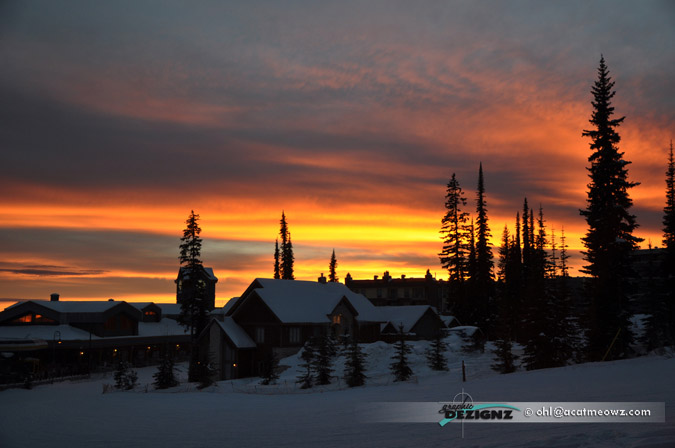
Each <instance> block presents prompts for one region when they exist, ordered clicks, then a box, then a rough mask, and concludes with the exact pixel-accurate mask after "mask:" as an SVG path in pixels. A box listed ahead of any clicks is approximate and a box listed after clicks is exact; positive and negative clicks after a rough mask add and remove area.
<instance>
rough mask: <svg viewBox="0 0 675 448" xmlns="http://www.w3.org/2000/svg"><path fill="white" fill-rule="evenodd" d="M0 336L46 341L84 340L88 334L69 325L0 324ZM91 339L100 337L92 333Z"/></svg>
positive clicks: (87, 337)
mask: <svg viewBox="0 0 675 448" xmlns="http://www.w3.org/2000/svg"><path fill="white" fill-rule="evenodd" d="M0 337H1V338H16V339H44V340H46V341H53V340H59V339H60V340H62V341H85V340H88V339H89V337H90V334H89V332H88V331H84V330H80V329H79V328H75V327H72V326H70V325H9V326H0ZM91 338H92V339H101V338H100V337H98V336H96V335H94V334H92V335H91Z"/></svg>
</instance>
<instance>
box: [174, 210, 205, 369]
mask: <svg viewBox="0 0 675 448" xmlns="http://www.w3.org/2000/svg"><path fill="white" fill-rule="evenodd" d="M185 224H186V227H185V230H183V237H182V238H181V239H180V240H181V244H180V257H179V259H180V263H181V265H182V267H183V269H185V272H186V275H185V276H184V281H185V280H186V277H189V281H190V282H191V283H192V289H191V290H192V294H191V295H190V296H188V297H183V301H182V302H181V307H180V315H179V316H178V321H179V322H180V323H181V325H183V326H184V327H185V328H186V329H187V330H189V332H190V341H191V343H190V364H189V368H188V381H191V382H194V381H199V380H200V378H199V370H198V366H199V350H198V344H197V336H199V333H201V331H202V330H203V329H204V327H206V324H207V320H208V319H207V312H208V309H207V306H208V305H207V303H206V285H205V284H204V281H203V280H202V279H201V276H202V272H203V270H204V267H203V265H202V261H201V248H202V239H201V237H200V236H199V235H200V234H201V231H202V229H201V228H200V227H199V215H197V214H195V212H194V210H192V211H191V212H190V216H188V219H187V220H186V221H185Z"/></svg>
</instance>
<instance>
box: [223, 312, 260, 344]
mask: <svg viewBox="0 0 675 448" xmlns="http://www.w3.org/2000/svg"><path fill="white" fill-rule="evenodd" d="M213 322H215V324H216V325H219V326H220V328H222V329H223V331H224V332H225V334H226V335H227V337H228V338H230V340H231V341H232V343H233V344H234V345H235V346H236V347H237V348H255V347H256V345H255V342H253V339H251V337H250V336H249V335H248V334H247V333H246V331H244V329H243V328H241V327H240V326H239V325H237V323H236V322H235V321H234V319H232V318H231V317H226V318H225V319H224V320H223V321H222V322H221V321H219V320H214V321H213Z"/></svg>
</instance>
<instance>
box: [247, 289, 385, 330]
mask: <svg viewBox="0 0 675 448" xmlns="http://www.w3.org/2000/svg"><path fill="white" fill-rule="evenodd" d="M253 293H255V294H257V295H258V297H260V298H261V299H262V300H263V302H265V304H266V305H267V306H268V307H269V309H270V310H271V311H272V312H273V313H274V314H275V315H276V316H277V317H278V318H279V320H280V321H281V322H284V323H309V322H328V321H329V319H328V315H329V314H330V313H331V312H332V311H333V310H334V309H335V307H336V306H337V305H338V303H340V301H341V300H343V299H346V300H347V301H348V302H349V303H350V304H351V306H352V307H353V308H354V309H355V310H356V312H357V313H358V315H357V317H356V318H357V320H358V321H360V322H382V321H383V320H384V319H383V318H382V317H381V316H380V313H379V311H378V309H377V308H376V307H375V306H374V305H373V304H372V303H370V301H369V300H368V299H366V298H365V297H364V296H362V295H361V294H356V293H354V292H352V291H351V290H350V289H349V288H347V287H346V286H345V285H343V284H342V283H331V282H329V283H319V282H312V281H303V280H275V279H265V278H257V279H255V280H254V282H253V283H251V286H249V288H248V289H247V290H246V292H245V293H244V295H243V296H242V299H245V298H246V297H247V296H248V295H249V294H253ZM238 302H243V301H242V300H239V301H238Z"/></svg>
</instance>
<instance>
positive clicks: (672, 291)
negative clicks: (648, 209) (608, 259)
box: [644, 141, 675, 350]
mask: <svg viewBox="0 0 675 448" xmlns="http://www.w3.org/2000/svg"><path fill="white" fill-rule="evenodd" d="M663 245H664V247H665V249H664V250H663V252H664V254H663V256H662V257H661V260H660V266H659V268H660V271H661V272H660V274H661V275H658V276H657V277H658V278H660V279H662V280H661V282H660V284H659V285H658V286H656V285H654V286H655V288H654V289H655V290H654V291H653V292H652V294H650V295H649V296H650V300H649V302H648V307H649V308H648V310H647V311H648V313H649V317H648V318H647V319H646V322H645V324H646V325H645V337H644V342H645V345H646V346H647V349H648V350H653V349H655V348H660V347H664V346H672V345H675V162H674V161H673V143H672V141H671V142H670V153H669V155H668V168H667V170H666V205H665V207H664V208H663Z"/></svg>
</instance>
